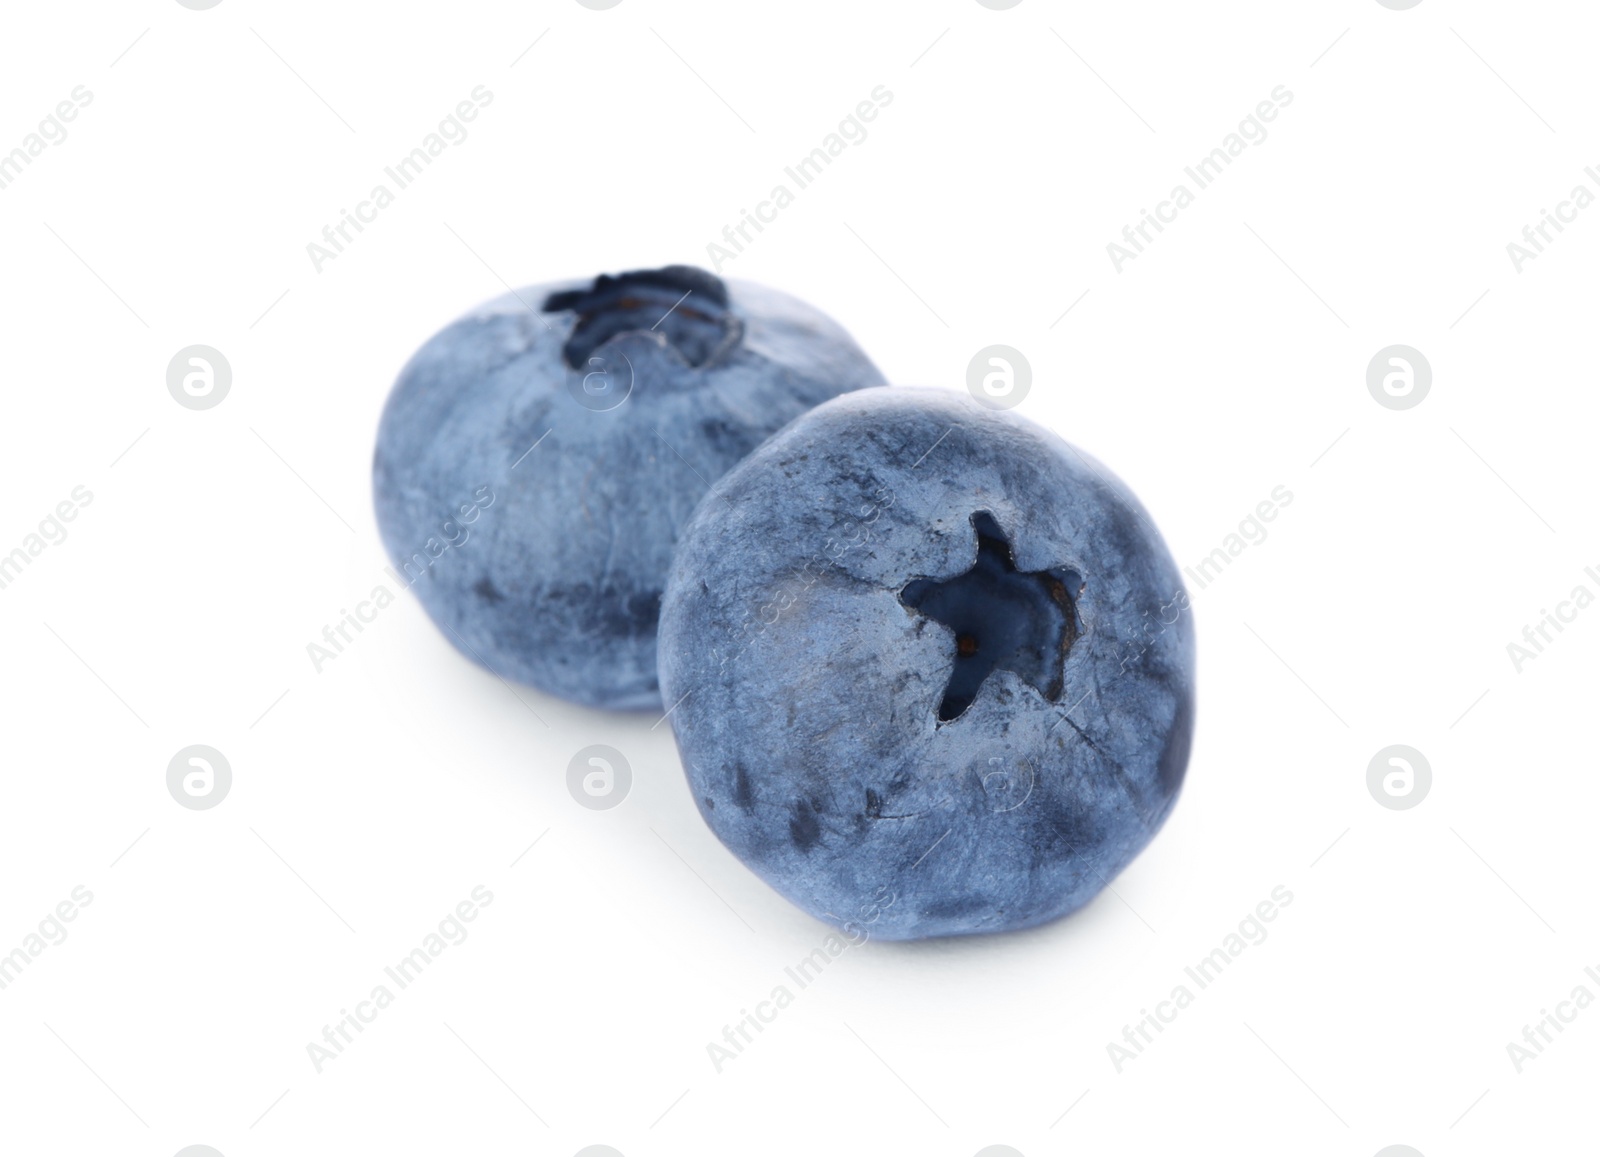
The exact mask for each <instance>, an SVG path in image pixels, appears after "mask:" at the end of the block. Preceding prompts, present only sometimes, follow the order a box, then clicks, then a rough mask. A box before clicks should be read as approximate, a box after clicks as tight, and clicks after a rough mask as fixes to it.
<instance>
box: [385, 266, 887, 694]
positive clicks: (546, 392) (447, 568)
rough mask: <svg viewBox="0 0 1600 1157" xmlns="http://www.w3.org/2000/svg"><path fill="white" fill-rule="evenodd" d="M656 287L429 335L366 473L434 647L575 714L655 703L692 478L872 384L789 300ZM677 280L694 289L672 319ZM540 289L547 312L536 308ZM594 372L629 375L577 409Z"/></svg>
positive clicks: (573, 290) (593, 289) (507, 301)
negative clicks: (662, 620)
mask: <svg viewBox="0 0 1600 1157" xmlns="http://www.w3.org/2000/svg"><path fill="white" fill-rule="evenodd" d="M674 270H677V271H679V272H677V273H674ZM656 274H669V275H671V276H667V277H665V278H658V280H660V281H661V282H662V284H649V283H648V282H647V281H646V282H642V283H640V284H638V285H635V286H633V287H631V288H627V287H625V291H619V290H618V288H617V279H604V280H605V284H604V285H601V284H600V283H599V282H590V281H572V282H561V283H557V284H551V285H543V286H535V287H532V288H528V289H523V290H519V291H518V292H517V293H516V294H508V295H507V296H505V297H502V298H499V299H497V300H495V301H492V302H490V303H488V304H487V305H485V306H483V307H481V308H479V309H477V310H475V311H473V312H472V313H470V314H468V315H466V316H465V317H463V318H461V319H460V320H458V321H456V322H455V323H453V324H452V325H450V326H448V327H447V328H446V329H444V330H443V331H442V332H440V333H439V334H437V335H436V336H435V337H433V338H432V339H431V340H430V341H428V343H427V344H426V345H424V346H423V347H422V348H421V349H420V350H418V351H417V353H416V354H415V356H413V357H412V359H411V361H410V362H409V363H408V364H407V365H406V367H405V369H404V370H403V371H402V372H401V374H400V378H399V380H398V382H397V383H396V384H395V387H394V390H393V392H392V393H391V395H390V397H389V401H388V404H387V406H386V407H385V409H384V413H383V418H382V421H381V423H380V426H379V431H378V443H377V452H376V455H375V457H374V462H373V483H374V492H375V503H376V507H377V516H378V526H379V530H380V532H381V534H382V537H383V542H384V545H385V547H386V549H387V551H388V553H389V556H390V558H391V559H392V560H393V563H394V570H395V574H396V576H397V577H398V578H399V579H400V580H401V582H402V583H403V584H409V585H410V587H411V589H412V591H413V592H414V593H415V594H416V595H417V597H418V598H419V599H420V600H421V602H422V604H423V606H424V607H425V608H426V609H427V611H428V613H429V614H430V615H431V616H432V617H433V619H434V621H435V622H437V623H438V624H439V625H440V627H441V629H442V630H443V632H444V634H445V636H446V637H447V638H448V639H449V640H450V641H451V643H452V644H454V645H455V646H456V647H457V648H458V649H460V650H461V651H462V652H463V653H464V654H466V655H467V656H468V657H470V658H472V659H473V660H475V661H477V662H479V663H481V664H483V665H484V666H486V667H488V668H489V669H490V670H492V671H494V672H496V673H498V674H500V675H502V676H504V677H505V678H507V679H511V680H514V681H516V682H518V683H524V684H528V685H530V686H533V687H536V688H539V689H540V690H542V691H546V692H548V693H550V694H552V695H557V696H561V697H562V698H565V699H569V700H573V701H575V702H578V703H582V704H585V705H588V706H592V707H603V708H613V709H622V710H647V709H659V707H660V706H661V696H660V692H659V690H658V686H657V682H656V622H657V617H658V612H659V607H660V601H661V592H662V587H663V584H664V583H665V581H666V575H667V569H668V567H669V566H670V564H671V560H672V553H673V548H674V546H675V544H676V542H677V538H678V532H679V530H680V528H681V527H682V526H683V524H684V523H685V522H686V521H687V520H688V517H689V515H690V513H691V512H692V511H693V509H694V506H695V503H696V502H697V501H698V500H699V498H700V497H701V496H702V495H703V494H704V493H705V490H706V487H707V485H708V484H709V483H711V482H714V481H715V480H716V479H717V478H719V477H721V475H722V474H723V473H725V472H726V471H727V470H728V469H729V468H730V467H731V466H733V465H734V464H735V463H736V462H738V461H739V460H740V459H741V458H743V457H744V456H745V455H746V454H748V453H749V452H750V451H751V450H752V449H754V448H755V447H756V446H757V445H759V444H760V443H761V441H762V440H763V439H765V438H766V437H767V436H768V435H770V434H771V433H773V431H775V430H777V429H778V428H779V427H780V426H782V425H783V424H784V423H785V422H787V421H789V420H790V419H791V418H794V417H796V416H797V415H799V414H801V413H804V412H805V411H806V410H807V409H809V408H811V407H812V406H815V405H816V404H818V403H819V402H823V401H826V400H827V399H829V398H831V397H833V396H835V395H836V394H839V393H840V392H842V391H845V390H851V389H857V388H860V387H862V386H873V385H879V384H881V383H882V381H883V378H882V375H880V374H879V373H878V371H877V369H876V368H875V367H874V366H873V365H872V363H871V362H870V361H868V360H867V358H866V356H865V355H864V354H863V353H862V352H861V351H860V350H859V349H858V348H857V347H856V345H855V343H854V342H853V341H852V340H851V339H850V337H849V336H848V335H847V334H846V333H845V332H844V331H843V330H842V329H841V328H840V327H839V326H838V325H837V324H835V323H834V322H832V321H831V320H829V319H828V318H827V317H825V316H824V315H823V314H821V313H819V312H818V311H817V310H815V309H812V308H811V307H810V306H807V305H805V304H804V303H802V302H800V301H797V300H796V299H794V298H792V297H789V296H787V295H785V294H781V293H777V292H775V291H773V290H770V289H765V288H762V287H760V286H757V285H752V284H749V283H744V282H719V281H718V280H717V279H715V278H712V277H711V276H710V275H709V274H706V273H703V272H702V271H698V270H686V271H685V270H682V268H681V267H671V268H669V269H668V270H663V271H655V273H652V274H650V275H641V276H645V277H646V278H648V277H649V276H655V275H656ZM625 276H628V277H632V276H635V275H625ZM674 277H677V278H678V279H679V280H678V281H674ZM684 278H687V280H683V279H684ZM697 279H704V280H697ZM680 285H689V286H691V287H696V286H697V287H699V291H698V292H696V293H694V294H692V295H691V296H690V297H689V298H688V299H686V300H685V301H684V302H683V303H682V304H681V305H680V306H677V307H676V308H675V309H674V303H675V302H676V301H677V299H678V298H679V296H680V294H681V293H682V292H683V289H682V288H680ZM718 291H721V292H723V293H724V294H725V296H724V299H723V302H721V303H718V302H717V301H716V300H715V294H716V292H718ZM552 295H565V296H564V297H563V296H557V297H556V303H557V304H558V305H560V304H563V303H565V304H566V305H567V308H558V309H556V310H554V311H552V312H546V311H545V306H546V303H547V302H548V301H549V300H550V298H551V297H552ZM574 307H576V308H574ZM585 310H587V311H588V312H587V314H585V312H584V311H585ZM669 310H673V312H672V314H671V316H670V317H668V318H667V319H666V321H665V323H664V324H661V325H660V326H659V327H658V328H657V329H655V330H652V329H651V328H650V327H651V326H652V325H654V324H655V323H656V322H657V321H658V319H662V318H663V315H667V314H668V311H669ZM708 317H709V318H710V319H711V320H709V321H708V320H707V318H708ZM580 323H581V324H582V332H580V333H579V334H578V337H577V340H576V341H574V342H573V348H574V349H575V350H576V356H577V367H576V368H574V366H572V365H569V364H568V362H567V359H566V355H565V353H564V350H563V347H564V346H566V344H567V343H568V341H569V339H570V338H573V336H574V331H575V329H577V328H578V327H579V326H580ZM675 342H677V343H681V345H682V349H680V348H679V345H678V344H674V343H675ZM596 343H599V344H598V345H596ZM684 350H687V351H689V352H688V354H687V355H686V354H685V353H684V352H683V351H684ZM591 356H594V357H598V358H600V359H601V361H600V363H598V364H597V363H591V362H590V361H589V360H588V359H589V358H590V357H591ZM691 358H693V359H696V360H698V361H699V364H690V359H691ZM597 368H599V369H602V370H603V371H605V372H607V373H610V374H613V375H614V376H615V377H614V381H615V383H617V384H618V385H619V386H620V384H621V383H623V382H625V381H627V380H630V379H631V382H632V389H631V392H630V393H628V394H627V396H626V399H625V400H623V401H621V403H620V404H618V405H616V406H615V408H612V409H598V408H590V406H588V405H585V404H582V403H581V402H580V399H583V398H586V395H585V394H584V392H583V385H584V383H585V380H586V375H587V374H588V373H590V372H591V371H593V370H595V369H597ZM594 382H595V383H596V384H598V383H600V382H602V379H598V378H597V379H594ZM619 395H620V389H619ZM590 400H591V401H592V399H590ZM600 404H609V403H608V402H602V403H600ZM541 438H542V439H543V440H542V441H541V440H540V439H541ZM535 443H537V448H534V449H531V450H530V447H534V446H535ZM485 488H486V490H487V493H488V494H489V495H491V496H492V497H491V498H490V501H488V502H487V503H485V502H484V501H483V498H482V495H483V494H484V492H485ZM463 508H465V509H463ZM474 508H475V509H474Z"/></svg>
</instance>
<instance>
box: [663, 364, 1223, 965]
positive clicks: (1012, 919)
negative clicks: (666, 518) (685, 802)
mask: <svg viewBox="0 0 1600 1157" xmlns="http://www.w3.org/2000/svg"><path fill="white" fill-rule="evenodd" d="M941 437H943V441H940V439H941ZM985 514H987V515H988V516H989V517H988V518H987V519H986V518H985V517H984V515H985ZM975 520H976V522H977V524H978V526H979V527H980V528H998V529H999V531H1000V532H1002V533H1003V534H1004V535H1005V538H1006V540H1007V543H1008V545H1009V550H1010V553H1011V561H1012V562H1014V564H1015V570H1016V571H1017V572H1021V573H1022V575H1023V580H1025V581H1028V582H1032V581H1034V580H1032V579H1027V578H1026V576H1027V575H1028V574H1032V573H1038V574H1039V575H1040V576H1041V578H1040V579H1039V580H1038V581H1041V582H1048V580H1049V578H1050V577H1051V576H1055V577H1057V578H1058V579H1059V578H1061V577H1063V576H1065V579H1066V581H1067V583H1068V584H1069V585H1070V586H1071V587H1072V589H1071V590H1070V592H1069V593H1070V596H1071V600H1070V601H1071V615H1072V618H1071V620H1070V622H1071V627H1070V629H1068V628H1064V626H1063V624H1062V621H1061V617H1060V616H1054V617H1053V616H1052V614H1049V613H1046V611H1045V610H1042V609H1040V608H1042V607H1044V604H1043V603H1040V602H1038V601H1037V600H1034V609H1033V610H1032V611H1031V612H1030V614H1031V615H1032V621H1033V623H1034V626H1031V627H1029V628H1028V629H1029V630H1031V631H1033V632H1034V633H1036V634H1037V635H1038V636H1039V643H1040V647H1039V648H1033V649H1025V650H1023V651H1015V652H1012V651H1011V648H1012V644H1013V643H1014V641H1015V636H1014V633H1013V634H1012V635H1008V636H1007V637H1006V638H1005V639H1004V640H1003V644H1004V646H1005V647H1006V648H1007V653H1008V657H1007V658H1006V659H1005V660H1004V661H1003V662H1002V663H1001V664H1000V665H998V666H995V667H994V669H993V670H990V671H989V673H988V674H987V675H986V676H985V677H984V678H983V681H982V683H981V684H980V685H979V686H978V688H977V693H976V696H975V697H974V698H973V699H972V700H971V703H970V705H968V706H966V707H965V709H964V710H961V711H960V713H959V714H958V715H956V717H955V718H952V719H950V720H948V721H944V722H941V721H940V719H939V713H940V707H941V704H942V703H944V702H945V698H946V695H947V691H948V690H950V689H951V687H952V683H951V675H952V672H953V670H954V669H955V665H956V664H957V662H959V661H962V660H961V659H960V658H959V650H960V646H961V645H958V642H957V636H956V632H955V631H953V630H952V629H951V628H950V627H948V626H946V625H944V624H943V623H941V622H940V621H937V619H935V618H933V617H930V616H929V615H928V614H925V613H923V612H922V611H921V610H919V609H917V605H908V603H907V600H906V599H905V598H903V597H902V596H903V593H904V592H906V591H907V588H908V587H909V588H910V599H909V601H910V603H911V604H920V605H922V606H923V607H927V606H929V605H930V604H929V601H928V590H929V585H928V582H927V580H933V581H934V582H938V581H941V580H953V579H958V578H959V576H962V575H964V574H967V573H968V572H972V571H973V570H974V565H975V562H976V561H977V560H978V556H979V546H978V534H977V531H976V530H975V529H974V522H975ZM991 550H992V547H991ZM985 565H986V566H988V568H989V570H991V571H998V570H1002V569H1006V568H1005V567H1003V566H1001V565H1000V564H997V563H995V562H994V561H993V559H990V560H988V561H987V562H986V564H985ZM979 573H980V575H981V573H982V568H980V571H979ZM1023 580H1010V579H1008V580H1007V581H1023ZM987 581H988V580H987V579H985V580H983V581H981V582H976V583H975V582H974V580H968V582H967V583H966V584H961V583H959V582H958V583H956V584H953V585H952V586H951V587H950V588H948V589H950V590H952V591H954V592H956V593H957V594H958V595H959V594H961V593H962V592H963V591H974V590H976V591H979V595H976V596H974V597H981V591H982V589H983V588H984V583H986V582H987ZM1051 589H1054V588H1051ZM946 609H947V608H941V614H943V613H944V611H945V610H946ZM945 617H959V616H950V615H945ZM972 621H974V622H979V623H981V622H982V616H981V615H980V616H977V617H976V618H974V619H972ZM991 621H993V620H992V617H991ZM974 630H975V631H976V630H978V628H974ZM1063 643H1065V653H1064V657H1063V658H1060V659H1059V660H1058V661H1057V662H1058V663H1059V671H1054V670H1052V671H1051V672H1050V674H1052V675H1054V674H1059V676H1060V679H1059V688H1057V687H1056V686H1053V685H1052V680H1051V679H1046V678H1040V677H1038V676H1039V675H1040V674H1042V673H1041V672H1037V671H1034V673H1033V676H1032V677H1031V678H1028V679H1025V678H1023V677H1022V676H1020V675H1019V674H1017V672H1016V671H1015V670H1011V669H1007V666H1006V663H1010V665H1011V666H1012V667H1017V668H1021V669H1023V670H1025V671H1030V670H1033V665H1034V664H1036V662H1037V659H1036V657H1037V656H1038V655H1040V654H1043V653H1045V652H1044V651H1043V650H1041V649H1040V648H1047V647H1050V646H1055V647H1057V653H1058V654H1059V653H1060V647H1061V645H1062V644H1063ZM974 645H975V646H976V647H978V649H979V651H980V653H981V649H982V646H983V641H982V640H981V639H975V640H969V642H968V644H966V646H967V649H970V648H971V646H974ZM1019 660H1022V661H1019ZM661 678H662V691H663V694H664V696H665V698H666V699H667V701H668V702H669V703H676V702H678V700H679V699H680V698H682V699H683V701H682V703H680V704H679V705H678V707H677V709H676V710H675V711H674V712H673V714H672V723H673V728H674V730H675V732H676V734H677V739H678V747H679V751H680V753H681V754H682V757H683V763H684V767H685V770H686V773H687V775H688V778H689V783H690V786H691V789H692V790H693V792H694V797H695V800H696V802H697V804H698V805H699V807H700V810H701V814H702V815H703V816H704V817H705V819H706V822H707V823H709V824H710V825H711V827H712V829H713V830H714V831H715V832H716V833H717V835H718V836H719V837H720V838H721V839H722V841H723V843H725V844H726V845H727V846H728V847H729V848H730V849H731V850H732V851H733V852H734V853H735V854H736V855H738V856H739V858H740V859H742V860H743V861H744V862H745V863H746V864H748V865H749V866H750V867H751V868H753V869H754V870H755V871H756V872H757V873H758V874H760V875H761V876H762V877H763V878H764V879H765V880H766V881H767V882H768V883H769V884H771V885H772V887H774V888H775V889H777V890H778V891H779V892H780V893H782V894H783V895H784V896H786V897H788V899H790V900H791V901H793V902H794V903H795V904H797V905H799V906H800V907H801V908H803V909H805V910H806V911H807V912H809V913H811V914H812V915H814V916H817V917H819V918H821V919H823V920H826V921H829V922H830V923H833V924H836V925H839V926H842V927H845V928H847V929H855V928H859V929H861V930H863V931H864V932H865V933H866V934H867V935H870V936H875V937H879V938H883V939H901V940H909V939H920V938H923V937H933V936H952V935H959V934H965V933H976V932H991V931H1002V930H1007V929H1016V928H1026V927H1029V926H1032V925H1036V924H1040V923H1042V922H1044V921H1047V920H1052V919H1054V918H1056V917H1058V916H1061V915H1064V914H1065V913H1068V912H1071V911H1072V910H1074V909H1075V908H1078V907H1080V906H1081V905H1083V904H1084V903H1086V902H1087V901H1088V900H1089V899H1091V898H1092V897H1093V896H1094V895H1095V894H1096V893H1097V892H1099V891H1100V889H1101V888H1103V887H1105V885H1106V883H1107V882H1108V881H1109V880H1110V879H1111V878H1112V877H1113V876H1115V875H1116V874H1117V873H1118V872H1119V871H1120V870H1121V869H1122V868H1123V867H1125V866H1126V865H1127V864H1128V862H1129V861H1130V860H1132V858H1133V857H1134V856H1135V855H1136V854H1137V853H1138V852H1139V851H1140V850H1141V849H1142V848H1143V847H1144V846H1145V845H1146V844H1147V843H1148V842H1149V841H1150V839H1151V838H1152V837H1153V835H1154V834H1155V832H1156V830H1157V829H1158V828H1159V827H1160V826H1161V824H1162V823H1163V821H1164V820H1165V819H1166V817H1167V815H1168V813H1169V812H1170V811H1171V809H1172V807H1173V804H1174V802H1175V801H1176V799H1177V795H1178V791H1179V787H1180V785H1181V784H1182V780H1183V775H1184V769H1185V766H1186V764H1187V762H1188V756H1189V740H1190V734H1191V731H1192V727H1193V716H1194V634H1193V621H1192V616H1191V612H1190V610H1189V609H1188V599H1187V596H1186V595H1185V593H1184V588H1183V584H1182V581H1181V579H1180V578H1179V575H1178V570H1177V567H1176V566H1175V565H1174V564H1173V561H1172V558H1171V555H1170V554H1169V553H1168V551H1167V549H1166V546H1165V545H1164V543H1163V542H1162V540H1161V538H1160V535H1159V534H1158V532H1157V531H1156V530H1155V527H1154V526H1153V524H1152V522H1151V520H1150V517H1149V515H1148V514H1147V513H1146V512H1145V511H1144V509H1143V507H1142V506H1140V505H1139V502H1138V500H1137V499H1136V498H1134V496H1133V495H1132V493H1130V492H1129V491H1128V490H1127V488H1126V487H1124V486H1123V485H1122V484H1121V483H1120V482H1118V481H1117V480H1116V479H1115V478H1113V477H1112V475H1111V474H1110V473H1109V472H1108V471H1106V469H1105V468H1104V467H1103V466H1100V465H1099V464H1098V463H1096V462H1094V460H1093V459H1091V458H1089V457H1088V456H1086V455H1082V454H1080V452H1078V451H1077V450H1075V449H1073V448H1072V447H1070V446H1068V445H1067V444H1066V443H1065V442H1063V441H1062V440H1061V439H1060V438H1058V437H1056V436H1055V435H1054V434H1052V433H1050V432H1049V431H1047V430H1044V429H1042V428H1041V427H1039V426H1037V425H1034V424H1033V423H1031V422H1029V421H1027V420H1026V419H1023V418H1021V417H1019V416H1017V415H1015V414H1013V413H1010V412H996V411H992V410H988V409H984V408H982V407H980V406H978V405H977V404H976V403H974V402H972V401H970V400H969V399H968V398H967V397H966V395H964V394H954V393H947V392H944V391H936V390H920V389H904V388H898V387H895V388H885V389H873V390H865V391H861V392H858V393H852V394H847V395H845V396H843V397H840V398H836V399H834V400H833V401H831V402H828V403H826V404H825V405H823V406H821V407H819V408H818V409H816V410H813V411H812V412H810V413H809V414H807V415H805V416H804V417H801V418H799V419H797V420H796V421H795V422H793V423H792V424H790V425H789V426H788V427H787V428H786V429H784V430H783V431H781V432H779V433H778V434H777V435H776V436H774V437H773V438H772V439H771V440H770V441H769V442H767V443H766V445H764V446H763V447H761V449H759V450H757V451H756V452H755V453H754V454H753V455H751V456H750V457H749V458H748V459H746V460H745V461H744V462H743V463H741V464H740V465H739V466H738V467H736V468H735V469H734V470H733V471H731V472H730V473H729V474H728V475H727V476H725V477H724V478H723V479H722V480H721V481H720V482H718V483H717V485H716V486H714V487H713V488H712V491H711V493H710V494H709V495H708V496H707V498H706V499H705V500H704V501H703V502H702V503H701V505H700V508H699V510H698V511H697V513H696V515H695V517H694V519H693V520H692V522H691V523H690V525H689V526H688V528H687V529H686V530H685V532H684V536H683V541H682V545H681V547H680V549H679V552H678V556H677V561H676V562H675V564H674V569H673V572H672V575H671V578H670V580H669V582H668V586H667V594H666V599H665V602H664V604H663V607H662V616H661ZM1035 684H1040V685H1042V687H1043V689H1042V690H1041V687H1040V686H1036V685H1035ZM957 685H959V680H958V681H957ZM1057 689H1058V691H1059V693H1058V697H1057V698H1056V700H1055V701H1052V700H1051V699H1050V698H1048V694H1049V692H1051V691H1052V690H1057ZM957 706H960V704H959V703H958V704H957Z"/></svg>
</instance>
